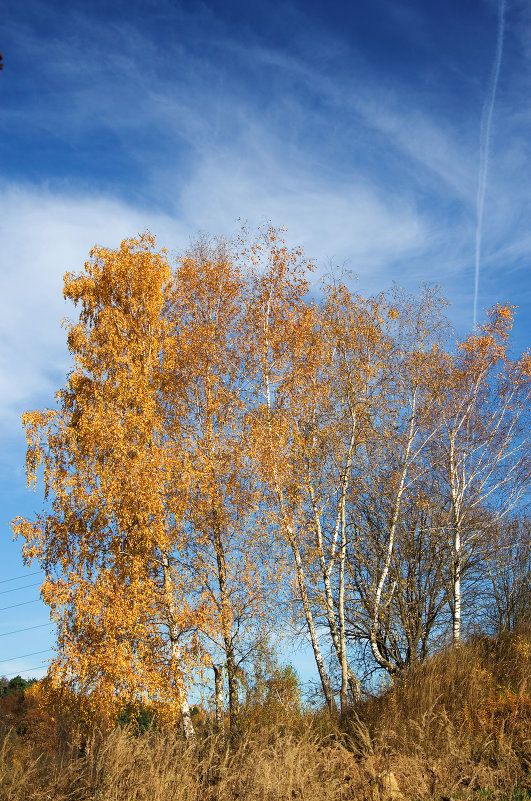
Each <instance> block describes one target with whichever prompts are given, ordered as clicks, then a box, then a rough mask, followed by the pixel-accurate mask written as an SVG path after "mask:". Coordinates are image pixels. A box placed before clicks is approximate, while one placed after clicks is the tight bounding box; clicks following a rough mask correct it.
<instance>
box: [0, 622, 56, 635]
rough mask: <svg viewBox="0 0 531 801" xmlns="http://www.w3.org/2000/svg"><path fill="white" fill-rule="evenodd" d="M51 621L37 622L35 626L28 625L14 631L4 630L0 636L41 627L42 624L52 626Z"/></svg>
mask: <svg viewBox="0 0 531 801" xmlns="http://www.w3.org/2000/svg"><path fill="white" fill-rule="evenodd" d="M52 625H53V623H39V624H38V625H37V626H28V627H27V628H25V629H15V630H14V631H4V633H3V634H0V637H7V636H8V634H20V633H21V632H23V631H31V630H32V629H42V628H43V627H44V626H52Z"/></svg>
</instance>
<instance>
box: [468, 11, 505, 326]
mask: <svg viewBox="0 0 531 801" xmlns="http://www.w3.org/2000/svg"><path fill="white" fill-rule="evenodd" d="M504 33H505V0H500V3H499V6H498V39H497V42H496V57H495V59H494V67H493V70H492V80H491V84H490V92H489V93H488V94H487V97H486V98H485V102H484V104H483V109H482V112H481V125H480V130H479V174H478V194H477V205H476V209H477V217H476V220H477V221H476V278H475V284H474V317H473V319H474V322H473V327H474V328H475V327H476V322H477V306H478V289H479V265H480V258H481V236H482V233H483V210H484V207H485V191H486V189H487V172H488V167H489V147H490V129H491V125H492V113H493V111H494V101H495V100H496V89H497V88H498V78H499V76H500V67H501V61H502V54H503V37H504Z"/></svg>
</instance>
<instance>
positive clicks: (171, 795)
mask: <svg viewBox="0 0 531 801" xmlns="http://www.w3.org/2000/svg"><path fill="white" fill-rule="evenodd" d="M530 666H531V636H530V632H522V633H520V634H519V635H511V636H506V637H502V638H498V639H497V640H488V639H477V640H475V641H473V642H472V643H470V644H468V645H467V646H463V647H462V648H461V649H459V650H458V651H456V652H451V653H447V654H441V655H439V656H438V657H436V658H435V659H433V660H431V661H430V662H429V663H428V664H427V665H425V666H424V667H423V668H422V669H420V670H418V671H415V672H412V673H411V674H410V675H409V676H407V677H406V678H405V679H403V680H402V681H400V682H399V683H397V684H396V685H395V687H394V688H393V689H392V690H389V691H388V692H387V693H385V694H383V695H382V696H380V697H379V698H375V699H372V700H368V701H366V702H365V703H364V704H363V705H362V706H361V707H360V708H359V709H358V710H357V712H356V714H353V715H351V716H350V717H349V718H348V719H346V720H343V721H331V720H330V719H329V718H327V717H326V716H325V715H323V714H322V713H320V714H318V715H313V716H309V715H303V714H301V715H293V716H292V717H291V718H290V719H289V720H284V721H282V722H281V723H279V724H277V725H270V726H260V725H255V726H253V727H252V728H251V727H248V728H247V730H246V731H245V732H244V733H243V734H242V735H241V737H240V738H239V739H238V741H237V742H233V743H232V744H231V743H230V742H229V741H228V740H227V739H225V738H223V737H222V736H221V735H213V734H207V733H206V732H204V733H203V735H202V736H201V737H200V738H199V742H198V745H197V747H190V746H187V745H186V744H185V743H184V741H183V740H182V738H181V737H180V736H179V734H178V733H171V732H160V731H155V730H153V731H148V732H147V733H145V734H142V735H140V736H134V735H133V733H132V732H131V731H129V730H125V729H120V728H118V729H115V730H113V731H111V732H109V733H107V734H105V735H103V734H99V733H98V732H97V731H95V732H94V733H93V734H92V736H91V738H90V739H89V741H88V742H87V743H86V746H85V748H84V751H83V753H80V752H79V750H78V749H76V748H74V747H73V746H69V745H68V741H67V740H65V739H63V740H62V744H60V747H54V748H53V749H50V748H49V749H47V750H43V747H42V742H40V744H39V741H37V742H36V741H35V738H33V739H32V736H31V731H29V730H28V733H27V734H26V735H24V736H22V737H21V736H19V735H17V734H16V733H15V732H14V731H13V730H11V731H6V732H5V733H4V735H3V736H2V737H1V738H0V739H1V743H0V801H67V799H68V801H89V799H91V800H92V799H93V800H94V801H144V800H145V801H236V799H238V801H288V800H289V801H294V799H304V801H347V799H359V800H360V801H383V799H395V801H399V799H404V798H406V799H431V798H437V797H438V798H444V797H453V798H463V799H472V798H474V799H477V801H494V799H501V798H504V799H512V801H524V800H525V799H531V781H530V768H531V726H530V723H531V696H530Z"/></svg>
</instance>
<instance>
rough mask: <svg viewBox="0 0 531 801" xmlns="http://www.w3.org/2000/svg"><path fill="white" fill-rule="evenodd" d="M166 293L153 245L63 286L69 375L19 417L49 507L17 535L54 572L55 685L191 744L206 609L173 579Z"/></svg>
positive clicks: (174, 481)
mask: <svg viewBox="0 0 531 801" xmlns="http://www.w3.org/2000/svg"><path fill="white" fill-rule="evenodd" d="M170 283H171V271H170V267H169V264H168V261H167V259H166V256H165V253H159V254H157V253H156V252H154V240H153V239H152V237H151V236H149V235H147V234H146V235H144V236H142V237H140V238H139V239H137V240H126V241H124V242H122V244H121V247H120V249H119V250H116V251H111V250H106V249H104V248H94V250H93V251H92V252H91V258H90V261H88V262H87V263H86V264H85V270H84V272H82V273H80V274H79V275H74V274H67V275H66V276H65V288H64V294H65V297H66V298H68V299H70V300H72V301H73V302H74V304H75V305H76V306H79V307H80V314H79V320H78V322H76V323H70V324H68V329H69V331H68V345H69V348H70V352H71V353H72V355H73V357H74V368H73V370H72V372H71V373H70V375H69V377H68V380H67V384H66V387H65V388H64V389H62V390H60V391H59V393H58V395H57V402H58V405H57V408H56V409H51V410H45V411H42V412H31V413H27V414H26V415H25V416H24V424H25V426H26V435H27V439H28V454H27V472H28V481H29V483H30V484H32V483H35V482H36V481H37V478H38V475H41V473H40V470H39V468H40V467H42V468H43V469H42V480H43V483H44V491H45V497H46V499H48V500H49V506H48V507H47V508H45V510H44V511H43V513H42V514H40V515H39V516H38V517H37V518H36V519H35V520H33V521H30V520H22V519H18V520H17V521H15V531H16V533H17V534H19V535H21V536H23V537H24V540H25V544H24V558H25V559H26V561H28V562H29V561H31V560H33V559H36V560H37V561H38V562H39V563H40V565H41V567H42V569H43V570H44V572H45V573H46V581H45V582H44V584H43V586H42V590H41V593H42V597H43V600H44V602H45V603H46V604H47V605H48V606H49V607H50V610H51V616H52V620H53V621H54V622H55V623H56V625H57V629H58V641H57V648H56V656H55V658H54V660H53V661H52V663H51V667H50V671H49V675H50V680H51V682H52V685H53V686H55V687H56V688H57V689H58V691H59V690H60V689H61V688H62V687H63V688H64V687H68V686H69V687H70V688H71V689H72V690H73V691H75V693H74V694H75V695H77V697H79V698H89V697H90V699H91V701H92V702H93V704H95V705H96V707H97V708H98V710H99V711H100V712H104V713H105V714H107V715H109V716H110V717H111V718H112V716H113V715H116V713H117V709H118V707H119V705H121V704H123V703H135V702H136V703H142V702H148V701H153V699H158V701H159V702H160V703H161V704H162V705H163V706H164V707H165V708H166V709H171V708H176V709H177V710H178V713H179V714H180V717H181V720H182V724H183V728H184V732H185V735H186V736H187V737H188V738H190V739H191V738H193V736H194V730H193V726H192V721H191V717H190V710H189V706H188V701H187V685H188V682H189V680H190V675H191V671H192V670H193V669H194V667H195V666H197V657H198V650H197V646H198V643H197V641H196V639H195V638H194V632H195V631H196V630H197V627H198V626H200V625H201V624H202V615H203V612H204V606H203V604H202V603H201V602H200V601H197V602H196V605H195V606H194V607H192V606H191V605H190V603H189V599H190V598H191V595H192V593H193V591H194V589H195V588H194V587H193V586H192V584H190V582H189V577H188V576H186V575H185V574H184V573H183V572H181V571H178V570H176V569H175V556H176V555H178V554H179V553H180V552H181V551H182V550H184V549H186V547H187V545H188V544H187V542H186V541H185V538H186V530H185V528H184V526H183V520H184V515H185V511H186V504H187V499H188V491H189V486H190V482H191V480H192V475H193V466H192V465H191V464H190V463H189V462H188V461H187V459H186V455H185V454H183V451H182V448H181V447H180V446H179V437H180V436H181V432H180V431H179V427H178V425H176V426H175V427H174V429H173V430H172V432H171V435H169V433H168V430H167V428H166V426H165V424H164V413H163V412H164V410H163V404H162V403H161V385H162V380H163V362H164V352H165V349H166V346H167V336H168V326H167V320H166V318H165V315H164V305H165V300H166V295H167V291H168V287H169V285H170ZM174 415H175V420H178V419H179V414H178V411H177V410H174Z"/></svg>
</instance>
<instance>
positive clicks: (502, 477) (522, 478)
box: [437, 305, 529, 644]
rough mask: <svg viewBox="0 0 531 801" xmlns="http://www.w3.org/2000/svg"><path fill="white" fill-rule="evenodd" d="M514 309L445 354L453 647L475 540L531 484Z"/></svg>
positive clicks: (525, 360)
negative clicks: (511, 342)
mask: <svg viewBox="0 0 531 801" xmlns="http://www.w3.org/2000/svg"><path fill="white" fill-rule="evenodd" d="M512 310H513V307H510V306H499V305H498V306H496V307H494V308H493V309H492V310H491V311H490V312H489V321H488V322H487V324H486V325H484V326H482V327H480V329H479V331H478V332H477V333H474V334H472V335H470V336H469V337H468V338H467V339H466V340H465V341H464V342H462V343H461V344H460V345H459V347H458V352H457V354H456V356H455V357H452V356H450V355H448V356H447V358H446V360H445V365H444V367H443V369H442V370H441V371H440V374H439V385H440V387H441V392H440V416H441V420H442V431H443V434H444V436H442V437H441V438H440V440H439V442H438V445H439V449H438V450H439V453H438V457H437V460H438V463H439V465H440V469H441V475H442V476H443V478H444V480H445V481H446V486H447V494H448V520H447V531H448V538H449V541H450V543H451V552H452V558H451V563H450V566H449V567H450V570H449V574H450V576H449V583H450V588H449V602H450V608H451V613H452V642H453V643H454V644H458V643H459V641H460V639H461V634H462V589H463V588H462V580H463V571H465V570H466V568H467V565H468V563H469V561H470V558H471V556H472V555H473V553H474V552H475V551H476V552H479V551H480V545H479V540H480V539H481V537H482V535H483V534H484V532H485V529H488V527H489V526H490V525H492V524H493V523H499V522H500V521H502V520H503V519H504V518H507V517H508V516H509V515H510V513H511V511H512V510H513V509H515V508H516V507H517V505H518V502H519V500H520V498H521V497H522V493H523V492H524V491H525V489H526V486H527V481H528V478H529V439H528V434H527V425H526V424H527V421H528V416H527V410H528V404H529V356H528V355H527V354H526V355H524V356H523V357H522V358H521V359H520V360H518V361H516V362H514V361H512V360H511V359H510V358H509V357H508V354H507V345H508V338H509V333H510V330H511V328H512V320H513V314H512Z"/></svg>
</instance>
